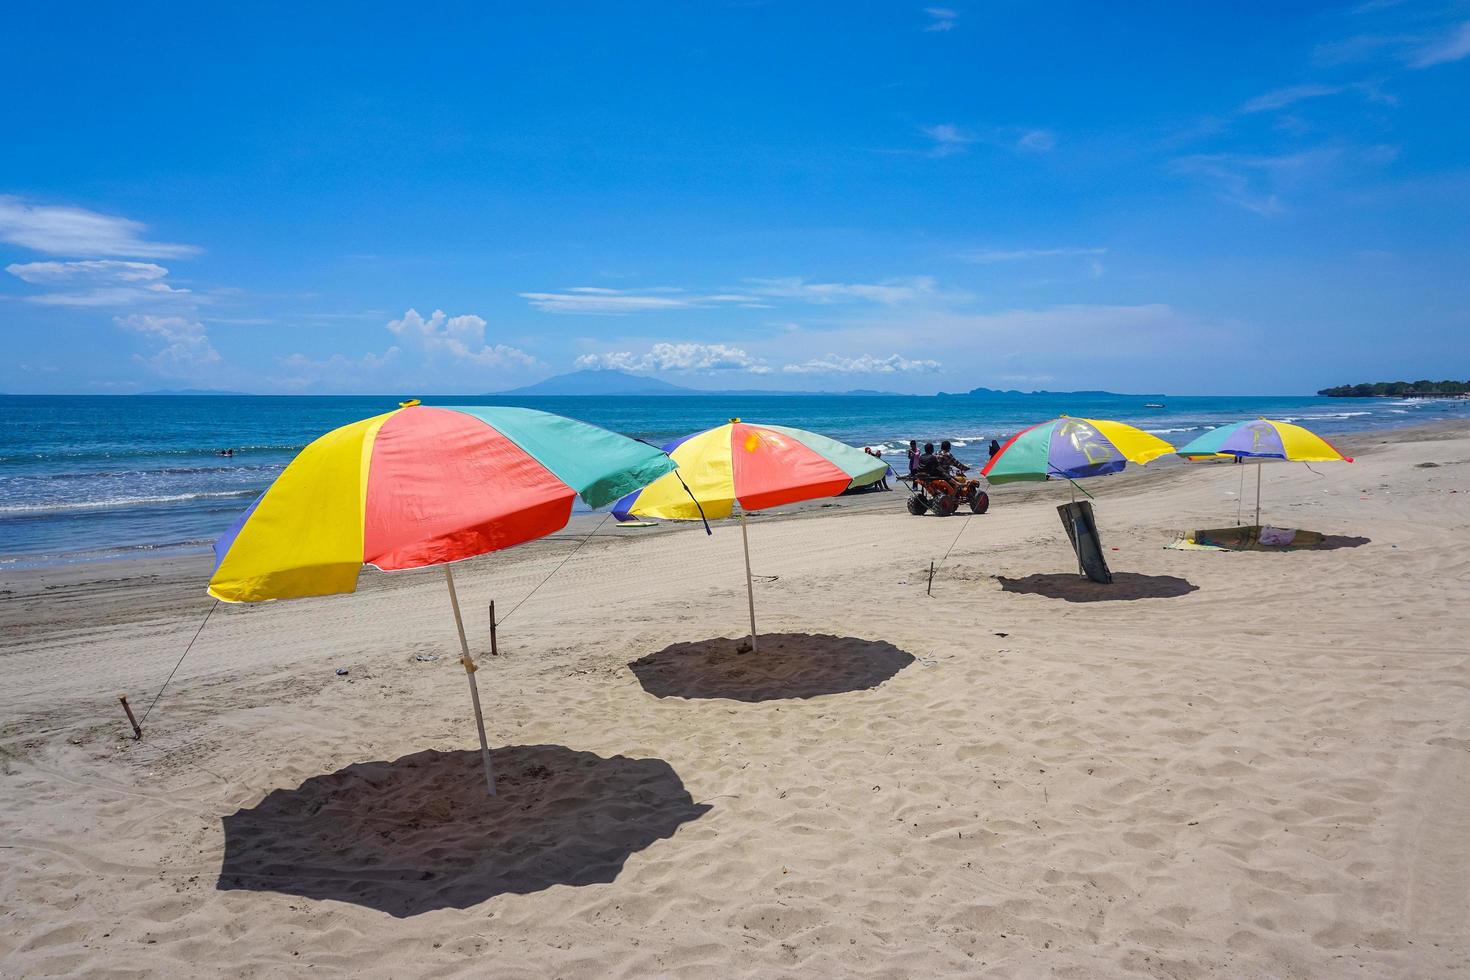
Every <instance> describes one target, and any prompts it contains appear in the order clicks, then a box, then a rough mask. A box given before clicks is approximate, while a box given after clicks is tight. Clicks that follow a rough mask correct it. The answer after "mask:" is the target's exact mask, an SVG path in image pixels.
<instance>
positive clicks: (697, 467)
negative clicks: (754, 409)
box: [613, 419, 888, 521]
mask: <svg viewBox="0 0 1470 980" xmlns="http://www.w3.org/2000/svg"><path fill="white" fill-rule="evenodd" d="M663 449H664V452H666V453H668V454H669V456H670V457H671V458H672V459H673V460H674V462H675V463H677V464H678V465H679V472H678V475H677V476H676V475H673V474H670V475H668V476H665V477H662V478H661V479H658V480H655V481H653V482H652V483H650V484H649V485H648V486H646V487H644V488H643V489H642V490H638V491H635V492H633V493H630V494H629V495H628V496H626V497H624V498H623V499H622V500H620V501H618V503H617V505H616V506H614V507H613V515H614V516H615V517H617V518H618V519H619V520H626V519H627V518H629V517H632V516H634V515H636V516H639V517H662V518H666V519H668V520H683V521H697V520H699V519H700V518H701V517H707V518H720V517H729V516H730V514H731V513H732V512H733V511H734V508H735V504H736V503H737V502H738V503H739V504H740V507H741V509H742V510H761V509H763V508H766V507H778V506H780V505H781V504H792V503H796V502H797V501H800V500H812V499H814V498H817V497H832V496H836V495H837V494H839V493H841V492H842V491H844V490H846V489H847V488H848V487H852V486H863V485H865V484H867V483H872V482H873V481H874V480H877V479H878V478H879V477H881V476H882V475H883V474H884V473H885V472H887V470H888V464H887V463H885V462H883V461H882V460H880V459H878V458H876V457H874V456H869V455H868V454H867V453H865V452H863V451H862V450H861V449H854V448H853V447H851V446H849V445H847V444H846V443H841V442H838V441H837V440H835V439H828V438H827V437H826V436H820V435H817V434H816V433H815V432H807V431H806V430H804V429H792V428H788V427H787V426H784V425H763V424H756V423H752V422H742V421H741V420H740V419H731V420H730V421H729V422H727V423H726V424H724V425H720V426H716V427H715V428H713V429H706V430H705V431H703V432H696V433H694V434H693V435H688V436H685V437H684V438H682V439H675V440H674V441H673V442H671V443H669V444H668V445H666V446H664V447H663ZM681 480H682V481H683V482H682V483H681V482H680V481H681ZM686 484H687V486H688V489H687V490H686V489H685V485H686ZM691 495H692V496H693V497H694V500H691V499H690V496H691ZM695 500H698V501H699V503H698V504H696V503H695ZM701 511H702V513H701Z"/></svg>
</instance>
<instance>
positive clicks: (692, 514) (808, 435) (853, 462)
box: [613, 419, 888, 651]
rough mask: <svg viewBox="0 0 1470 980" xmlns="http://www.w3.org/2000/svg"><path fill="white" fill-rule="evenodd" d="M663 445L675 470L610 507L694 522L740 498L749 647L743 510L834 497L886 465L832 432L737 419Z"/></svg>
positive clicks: (725, 512) (723, 513)
mask: <svg viewBox="0 0 1470 980" xmlns="http://www.w3.org/2000/svg"><path fill="white" fill-rule="evenodd" d="M663 448H664V452H666V453H668V454H669V456H670V458H672V459H673V461H674V462H675V463H677V464H678V466H679V469H678V472H677V473H670V474H669V475H667V476H664V477H661V478H660V479H657V480H654V481H653V482H652V483H650V484H648V486H646V487H644V488H643V489H642V490H638V491H635V492H633V493H630V494H628V496H626V497H624V498H623V499H622V500H620V501H618V502H617V504H616V505H615V506H614V507H613V515H614V516H615V517H617V518H618V519H619V520H627V519H628V518H629V517H660V518H664V519H666V520H676V521H697V520H700V519H704V518H710V519H714V518H721V517H729V516H730V515H731V514H732V513H734V510H735V505H736V504H739V505H740V538H741V542H742V543H743V544H744V546H745V589H746V597H747V599H748V600H749V603H750V646H751V649H752V651H753V650H754V649H755V643H756V640H755V636H756V630H755V587H754V585H753V584H752V580H751V574H750V537H749V535H748V534H747V533H746V530H745V512H746V511H747V510H761V509H763V508H766V507H779V506H781V505H782V504H794V503H797V502H798V501H802V500H815V499H817V498H818V497H835V496H837V494H839V493H842V492H843V491H844V490H846V489H848V488H849V487H861V486H866V485H867V484H869V483H872V482H873V481H875V480H877V479H879V478H880V477H882V476H883V474H884V473H886V472H888V464H887V463H885V462H883V460H881V459H879V458H877V457H876V456H870V455H868V454H867V453H865V452H863V451H862V450H861V449H854V448H853V447H852V446H849V445H847V444H846V443H842V442H838V441H837V440H835V439H829V438H827V437H826V436H823V435H818V434H817V433H815V432H807V431H806V430H805V429H792V428H789V427H787V426H784V425H765V424H756V423H752V422H742V421H741V420H740V419H731V420H730V421H729V422H728V423H726V424H725V425H719V426H716V427H715V428H713V429H706V430H705V431H703V432H696V433H694V434H693V435H687V436H684V437H683V438H682V439H675V440H674V441H673V442H671V443H669V444H668V445H666V446H664V447H663Z"/></svg>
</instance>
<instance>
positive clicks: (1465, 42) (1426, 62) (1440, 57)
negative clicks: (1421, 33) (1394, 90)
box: [1409, 21, 1470, 68]
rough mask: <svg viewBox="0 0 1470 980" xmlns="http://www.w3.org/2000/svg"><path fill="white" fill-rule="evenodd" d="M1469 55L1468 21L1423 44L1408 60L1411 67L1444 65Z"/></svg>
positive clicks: (1469, 34) (1469, 33)
mask: <svg viewBox="0 0 1470 980" xmlns="http://www.w3.org/2000/svg"><path fill="white" fill-rule="evenodd" d="M1467 55H1470V21H1465V22H1464V23H1463V24H1460V25H1458V26H1456V27H1455V29H1454V30H1452V31H1450V32H1449V33H1448V34H1446V35H1445V36H1444V37H1441V38H1438V39H1436V40H1434V41H1431V42H1430V43H1428V44H1426V45H1424V46H1423V47H1422V48H1420V49H1419V50H1418V51H1416V52H1415V53H1414V55H1413V57H1412V58H1410V60H1409V67H1411V68H1429V67H1432V66H1434V65H1444V64H1448V63H1450V62H1452V61H1459V60H1460V59H1461V58H1464V57H1466V56H1467Z"/></svg>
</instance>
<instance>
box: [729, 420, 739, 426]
mask: <svg viewBox="0 0 1470 980" xmlns="http://www.w3.org/2000/svg"><path fill="white" fill-rule="evenodd" d="M739 421H740V420H739V419H731V420H730V423H731V424H732V425H733V424H734V423H736V422H739Z"/></svg>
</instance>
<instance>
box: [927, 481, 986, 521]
mask: <svg viewBox="0 0 1470 980" xmlns="http://www.w3.org/2000/svg"><path fill="white" fill-rule="evenodd" d="M912 486H913V489H914V492H913V494H912V495H910V497H909V499H908V508H909V513H910V514H913V515H914V516H915V517H920V516H922V515H924V514H925V513H927V512H929V511H931V510H932V511H933V512H934V513H936V514H938V515H939V516H940V517H948V516H949V515H950V514H953V513H954V512H955V511H957V510H959V509H960V504H969V505H970V511H971V512H972V513H975V514H983V513H985V512H986V511H987V510H989V509H990V494H988V493H986V492H985V491H984V490H982V489H981V488H980V481H979V480H968V479H966V478H965V477H963V476H952V477H949V478H947V479H939V480H931V479H929V478H928V477H923V476H916V477H914V478H913V482H912Z"/></svg>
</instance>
